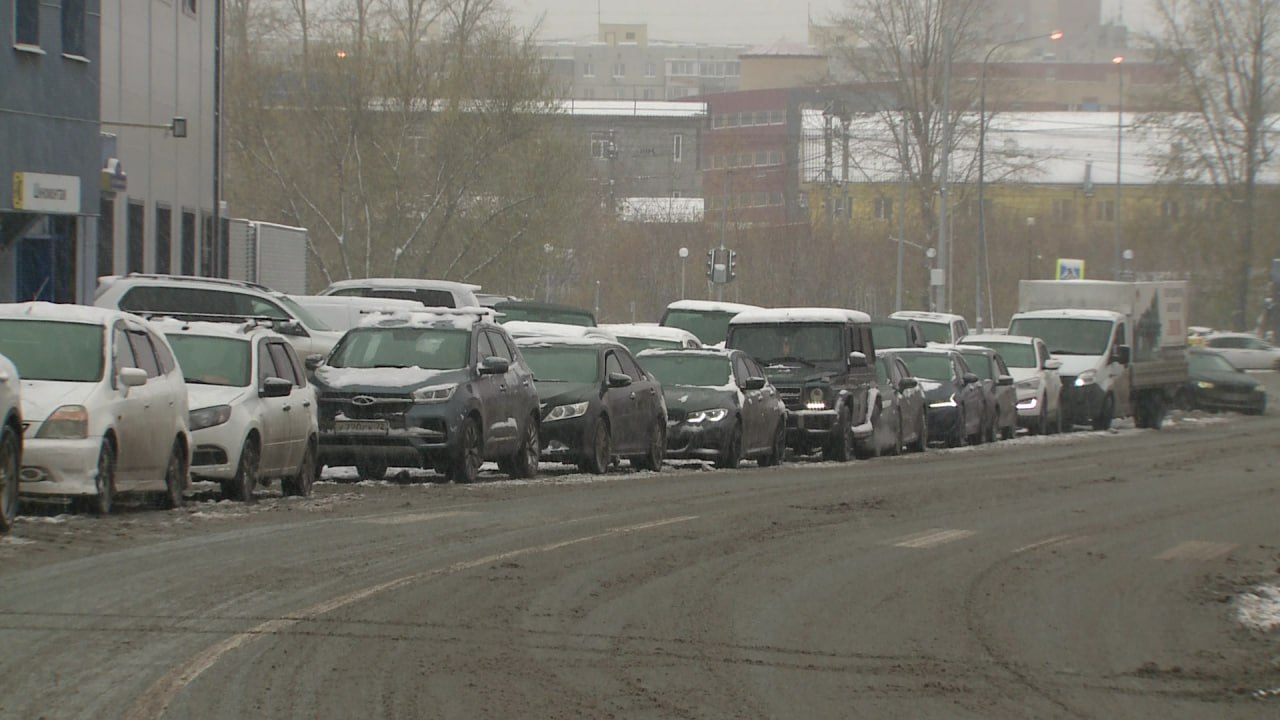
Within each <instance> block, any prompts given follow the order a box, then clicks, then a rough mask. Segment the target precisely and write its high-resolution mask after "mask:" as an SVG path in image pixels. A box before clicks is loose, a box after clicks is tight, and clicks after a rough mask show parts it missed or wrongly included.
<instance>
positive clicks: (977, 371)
mask: <svg viewBox="0 0 1280 720" xmlns="http://www.w3.org/2000/svg"><path fill="white" fill-rule="evenodd" d="M960 354H961V355H962V356H964V360H965V362H966V363H968V364H969V369H970V370H972V371H973V374H974V375H977V376H978V379H980V380H991V379H992V377H991V364H992V363H991V358H989V357H987V355H986V354H985V353H980V352H964V351H961V352H960Z"/></svg>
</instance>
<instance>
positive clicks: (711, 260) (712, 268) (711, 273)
mask: <svg viewBox="0 0 1280 720" xmlns="http://www.w3.org/2000/svg"><path fill="white" fill-rule="evenodd" d="M715 273H716V251H715V248H712V249H710V250H708V251H707V277H709V278H714V277H715Z"/></svg>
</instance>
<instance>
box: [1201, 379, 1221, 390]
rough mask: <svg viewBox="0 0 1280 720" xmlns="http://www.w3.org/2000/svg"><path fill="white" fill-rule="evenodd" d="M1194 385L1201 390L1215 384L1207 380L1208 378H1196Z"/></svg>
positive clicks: (1209, 388) (1211, 387)
mask: <svg viewBox="0 0 1280 720" xmlns="http://www.w3.org/2000/svg"><path fill="white" fill-rule="evenodd" d="M1196 387H1198V388H1200V389H1201V390H1212V389H1213V388H1215V387H1216V386H1215V385H1214V384H1213V383H1211V382H1209V381H1208V380H1197V381H1196Z"/></svg>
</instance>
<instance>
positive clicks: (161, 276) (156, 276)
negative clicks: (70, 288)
mask: <svg viewBox="0 0 1280 720" xmlns="http://www.w3.org/2000/svg"><path fill="white" fill-rule="evenodd" d="M104 277H108V276H104ZM116 277H117V278H126V279H127V278H142V279H145V280H182V281H194V282H206V283H214V284H217V285H228V286H230V287H241V288H251V289H253V290H260V291H262V292H275V290H273V289H271V288H269V287H267V286H266V285H262V284H260V283H255V282H249V281H248V280H231V279H228V278H218V277H205V276H203V275H170V274H165V273H139V272H131V273H129V274H128V275H118V276H116Z"/></svg>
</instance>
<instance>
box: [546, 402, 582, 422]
mask: <svg viewBox="0 0 1280 720" xmlns="http://www.w3.org/2000/svg"><path fill="white" fill-rule="evenodd" d="M587 405H590V403H585V402H580V403H573V404H571V405H557V406H555V407H553V408H551V412H549V413H547V417H546V418H545V419H544V420H543V422H555V421H556V420H569V419H572V418H576V417H582V416H583V415H586V414H587Z"/></svg>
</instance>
